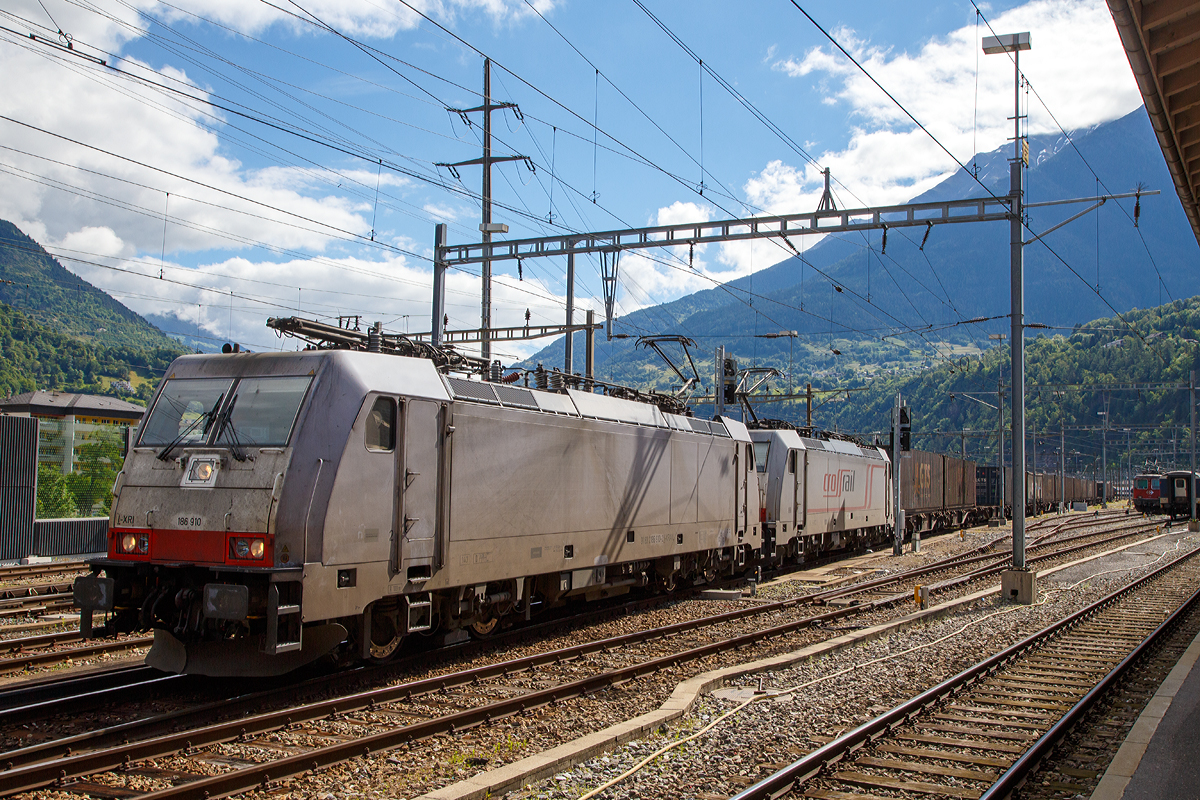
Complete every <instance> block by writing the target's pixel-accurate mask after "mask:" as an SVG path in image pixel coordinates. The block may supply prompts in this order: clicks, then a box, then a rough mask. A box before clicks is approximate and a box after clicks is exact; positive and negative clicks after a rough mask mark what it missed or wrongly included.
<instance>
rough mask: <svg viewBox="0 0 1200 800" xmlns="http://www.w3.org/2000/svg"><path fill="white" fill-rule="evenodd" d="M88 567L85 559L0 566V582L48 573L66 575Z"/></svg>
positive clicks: (42, 576)
mask: <svg viewBox="0 0 1200 800" xmlns="http://www.w3.org/2000/svg"><path fill="white" fill-rule="evenodd" d="M88 569H89V567H88V565H87V562H85V561H54V562H52V563H49V564H21V565H18V566H12V567H0V584H5V583H9V582H10V581H15V580H23V579H28V578H44V577H47V576H49V575H66V574H69V573H75V572H78V573H84V572H87V571H88Z"/></svg>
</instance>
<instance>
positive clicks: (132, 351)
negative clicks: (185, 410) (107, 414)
mask: <svg viewBox="0 0 1200 800" xmlns="http://www.w3.org/2000/svg"><path fill="white" fill-rule="evenodd" d="M179 353H180V350H179V347H178V345H177V344H176V345H175V346H174V347H170V348H154V349H149V348H139V347H103V346H100V345H96V344H89V343H87V342H83V341H80V340H79V339H76V338H74V337H72V336H67V335H65V334H62V333H58V332H56V331H52V330H49V329H48V328H46V327H44V326H42V325H39V324H38V323H37V322H36V321H35V320H34V319H32V318H31V317H29V316H28V315H26V314H23V313H21V312H20V311H18V310H16V309H14V308H12V307H11V306H7V305H4V304H0V396H7V395H10V394H21V393H22V392H30V391H33V390H35V389H41V390H47V391H48V390H55V389H57V390H62V391H72V392H83V393H87V394H107V395H114V396H118V397H122V398H124V399H126V400H131V401H134V402H138V401H139V400H140V401H142V402H145V401H146V400H148V399H149V398H150V394H151V392H152V391H153V389H154V386H155V385H156V384H157V383H158V379H159V378H161V377H162V374H163V372H164V371H165V370H166V368H167V366H168V365H170V363H171V361H172V360H174V358H175V357H176V356H177V355H179ZM122 381H123V382H125V383H126V384H128V385H129V386H128V388H127V387H125V386H123V385H122V384H121V382H122Z"/></svg>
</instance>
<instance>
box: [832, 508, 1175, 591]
mask: <svg viewBox="0 0 1200 800" xmlns="http://www.w3.org/2000/svg"><path fill="white" fill-rule="evenodd" d="M1131 522H1132V524H1130V523H1131ZM1160 527H1161V523H1158V522H1153V521H1142V520H1140V519H1138V520H1130V521H1124V520H1122V521H1118V522H1117V524H1116V526H1115V527H1112V528H1107V529H1105V530H1102V531H1093V532H1090V533H1083V534H1077V535H1075V536H1072V537H1068V538H1065V539H1057V540H1053V541H1052V540H1051V539H1052V537H1054V536H1057V535H1059V534H1060V533H1062V532H1063V531H1062V530H1054V531H1051V532H1048V533H1046V534H1044V535H1043V536H1040V537H1038V538H1036V539H1035V540H1034V541H1033V542H1031V543H1030V544H1029V546H1028V547H1027V548H1026V553H1027V554H1029V557H1028V563H1029V564H1030V565H1037V564H1045V563H1047V562H1051V561H1054V560H1055V559H1058V558H1061V557H1063V556H1066V555H1073V554H1075V553H1079V552H1082V551H1085V550H1087V549H1089V548H1092V547H1097V546H1101V545H1106V544H1112V543H1114V542H1118V541H1120V540H1121V539H1126V538H1129V537H1132V536H1138V535H1140V534H1142V533H1145V532H1148V531H1150V530H1157V529H1159V528H1160ZM1097 537H1098V538H1097ZM1004 538H1006V537H1000V538H999V539H995V540H993V541H992V542H989V543H987V544H984V545H981V546H980V547H978V548H975V550H973V551H970V552H968V553H962V554H958V555H954V556H949V557H947V558H944V559H940V560H938V561H935V562H933V563H931V564H927V565H925V566H922V567H918V568H916V569H913V570H908V571H906V572H903V573H897V574H895V575H885V576H881V577H878V578H871V579H868V580H865V581H861V582H859V583H854V584H850V585H847V586H840V587H837V588H835V589H830V590H826V591H820V592H816V593H814V594H812V595H810V596H809V599H810V600H811V601H812V602H816V603H821V604H827V605H832V604H840V605H847V604H859V603H863V602H868V601H878V600H881V599H895V598H896V597H898V596H897V595H893V594H891V593H889V592H887V591H886V590H887V589H888V587H894V586H898V585H908V586H907V590H908V591H907V592H906V593H905V594H904V595H903V596H904V597H907V596H909V594H908V593H909V592H911V591H912V586H914V585H915V584H911V583H910V582H911V581H913V580H914V579H916V578H926V579H927V580H928V579H932V578H934V577H936V576H937V575H939V574H943V573H951V572H960V573H961V574H959V575H957V576H948V577H943V578H942V579H941V580H934V581H933V582H931V583H926V584H923V585H925V587H926V588H927V589H928V590H929V592H930V593H931V596H932V594H934V593H945V592H947V591H949V590H953V589H960V588H962V587H963V586H965V585H967V584H969V583H972V582H974V581H977V580H981V579H983V578H988V577H991V576H993V575H996V574H998V573H1000V572H1001V571H1003V570H1004V569H1007V565H1008V564H1009V563H1010V562H1011V559H1012V551H1011V549H1010V550H1009V551H1007V552H1005V551H999V552H983V553H978V552H976V551H979V550H991V549H992V548H993V547H994V545H995V544H996V542H998V541H1001V540H1002V539H1004ZM1064 545H1066V546H1064ZM975 565H978V566H975ZM968 567H970V569H967V570H966V571H965V572H963V569H964V568H968Z"/></svg>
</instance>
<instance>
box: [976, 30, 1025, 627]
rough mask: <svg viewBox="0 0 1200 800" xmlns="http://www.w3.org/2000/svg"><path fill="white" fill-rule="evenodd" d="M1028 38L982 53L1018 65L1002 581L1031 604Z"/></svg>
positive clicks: (1004, 39) (1008, 38) (987, 43)
mask: <svg viewBox="0 0 1200 800" xmlns="http://www.w3.org/2000/svg"><path fill="white" fill-rule="evenodd" d="M1030 46H1031V45H1030V41H1029V33H1028V32H1024V33H1010V34H1005V35H1003V36H988V37H986V38H984V40H983V52H984V53H986V54H988V55H992V54H996V53H1008V54H1010V55H1011V57H1012V60H1013V160H1012V164H1011V165H1010V167H1009V199H1010V202H1011V207H1010V214H1011V225H1010V233H1011V237H1010V242H1009V246H1010V247H1009V252H1010V259H1011V267H1010V273H1011V274H1010V278H1011V287H1010V294H1011V303H1012V313H1011V322H1012V447H1013V482H1012V493H1013V523H1012V535H1013V559H1012V569H1010V570H1007V571H1006V572H1005V573H1004V574H1003V575H1002V576H1001V579H1000V585H1001V591H1002V592H1003V595H1004V596H1005V597H1012V598H1015V599H1016V600H1017V601H1018V602H1020V603H1026V604H1030V603H1033V601H1034V600H1035V599H1036V596H1037V591H1036V587H1035V580H1036V575H1035V573H1033V572H1030V571H1029V570H1028V569H1026V567H1025V477H1024V472H1025V225H1024V219H1023V217H1024V209H1023V207H1022V206H1023V189H1022V186H1021V181H1022V177H1023V176H1022V173H1021V170H1022V167H1023V166H1024V163H1025V161H1026V159H1027V158H1028V156H1027V155H1026V154H1027V153H1028V146H1029V145H1028V143H1026V142H1025V140H1024V139H1022V138H1021V51H1022V50H1029V49H1030Z"/></svg>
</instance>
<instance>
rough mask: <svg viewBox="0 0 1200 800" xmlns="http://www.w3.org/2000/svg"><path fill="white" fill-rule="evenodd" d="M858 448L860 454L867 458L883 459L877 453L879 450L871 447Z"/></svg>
mask: <svg viewBox="0 0 1200 800" xmlns="http://www.w3.org/2000/svg"><path fill="white" fill-rule="evenodd" d="M858 449H859V450H862V454H863V455H864V456H866V457H867V458H874V459H876V460H877V461H882V460H883V456H881V455H879V451H878V450H876V449H874V448H873V447H860V448H858Z"/></svg>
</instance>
